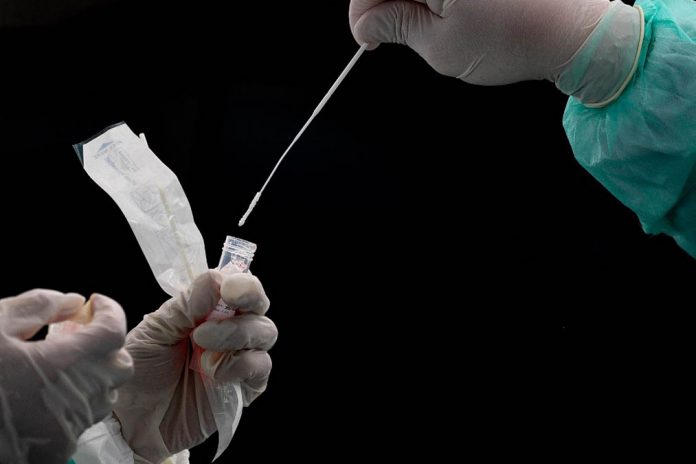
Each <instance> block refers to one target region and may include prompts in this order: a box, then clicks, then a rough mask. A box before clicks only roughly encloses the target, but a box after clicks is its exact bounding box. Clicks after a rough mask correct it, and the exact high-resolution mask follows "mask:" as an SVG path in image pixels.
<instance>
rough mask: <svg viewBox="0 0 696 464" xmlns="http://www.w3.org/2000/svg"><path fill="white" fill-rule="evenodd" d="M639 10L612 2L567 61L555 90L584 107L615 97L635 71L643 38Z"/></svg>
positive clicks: (641, 19)
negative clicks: (581, 103) (570, 97)
mask: <svg viewBox="0 0 696 464" xmlns="http://www.w3.org/2000/svg"><path fill="white" fill-rule="evenodd" d="M642 31H643V15H642V12H641V10H640V9H638V8H634V7H631V6H629V5H626V4H624V3H622V2H620V1H616V2H612V5H611V6H610V7H609V8H608V9H607V11H606V13H605V14H604V16H603V17H602V19H601V20H600V22H599V23H598V24H597V27H596V28H595V29H594V30H593V31H592V33H591V34H590V35H589V36H588V38H587V40H586V41H585V43H584V44H583V45H582V47H580V49H579V50H578V51H577V52H576V53H575V55H573V57H572V58H571V59H570V60H569V62H568V64H567V65H566V66H565V67H564V68H563V70H562V71H561V72H560V74H559V75H558V77H557V78H556V79H555V83H556V87H558V88H559V90H561V91H562V92H563V93H565V94H567V95H571V96H574V97H576V98H577V99H579V100H580V101H581V102H583V103H584V104H586V105H588V106H605V105H606V104H608V103H610V102H611V101H613V100H614V99H615V98H617V97H618V96H619V95H620V94H621V91H622V90H623V89H624V88H625V86H626V84H627V83H628V82H629V81H630V79H631V77H632V76H633V73H634V72H635V69H636V64H637V62H638V55H639V53H640V50H641V45H642V43H641V42H642V38H643V33H642Z"/></svg>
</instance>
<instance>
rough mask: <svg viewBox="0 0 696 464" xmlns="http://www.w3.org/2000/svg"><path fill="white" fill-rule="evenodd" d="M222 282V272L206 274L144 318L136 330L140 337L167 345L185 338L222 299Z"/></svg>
mask: <svg viewBox="0 0 696 464" xmlns="http://www.w3.org/2000/svg"><path fill="white" fill-rule="evenodd" d="M221 282H222V274H220V272H218V271H208V272H204V273H203V274H201V275H200V276H198V277H197V278H196V279H195V280H194V281H193V283H192V284H191V286H190V287H189V288H188V289H187V290H186V291H185V292H182V293H181V294H180V295H179V296H178V297H177V298H172V299H171V300H168V301H167V302H165V303H164V304H163V305H162V307H160V309H158V310H157V311H155V312H154V313H152V314H148V315H147V316H145V319H144V320H143V322H141V323H140V324H139V325H138V327H137V328H136V331H137V332H138V337H145V338H146V339H149V340H150V341H154V342H155V343H158V344H165V345H167V344H176V343H178V342H179V341H180V340H183V339H185V338H186V337H188V336H189V334H190V333H191V331H192V330H193V329H195V328H196V326H197V325H198V324H200V323H201V322H203V321H204V320H205V317H206V316H207V315H208V314H209V313H210V311H212V310H213V308H214V307H215V304H216V303H217V302H218V301H219V300H220V283H221ZM130 336H131V335H129V337H130Z"/></svg>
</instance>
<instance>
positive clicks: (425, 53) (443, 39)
mask: <svg viewBox="0 0 696 464" xmlns="http://www.w3.org/2000/svg"><path fill="white" fill-rule="evenodd" d="M609 4H610V2H609V0H427V2H426V1H425V0H397V1H384V0H351V2H350V14H349V16H350V26H351V30H352V31H353V35H354V36H355V39H356V40H357V41H358V43H363V42H367V43H368V44H371V45H372V48H374V47H375V46H377V45H378V44H380V43H383V42H384V43H399V44H403V45H408V46H409V47H411V48H412V49H413V50H415V51H416V52H417V53H418V54H419V55H420V56H422V57H423V58H424V59H425V60H426V61H427V62H428V63H429V64H430V65H431V66H432V67H433V68H434V69H435V70H436V71H438V72H440V73H442V74H445V75H447V76H452V77H458V78H459V79H462V80H464V81H465V82H469V83H472V84H482V85H500V84H508V83H512V82H517V81H522V80H529V79H548V80H551V81H554V82H555V81H556V79H557V77H558V75H559V73H561V71H562V70H563V69H564V68H565V67H566V66H567V64H568V62H569V61H570V59H571V58H572V57H573V55H574V54H575V52H576V51H578V49H580V48H581V46H582V45H583V43H584V42H585V40H586V39H587V37H588V36H589V35H590V33H591V32H592V31H593V30H594V27H595V26H596V25H597V23H598V22H599V20H600V19H601V18H602V15H603V14H604V12H605V11H606V9H607V8H608V7H609Z"/></svg>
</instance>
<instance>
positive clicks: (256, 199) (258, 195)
mask: <svg viewBox="0 0 696 464" xmlns="http://www.w3.org/2000/svg"><path fill="white" fill-rule="evenodd" d="M366 49H367V44H362V46H361V47H360V49H359V50H358V51H357V53H356V54H355V56H353V59H351V60H350V62H349V63H348V65H347V66H346V68H345V69H344V70H343V72H342V73H341V75H340V76H338V79H336V82H334V84H333V85H332V86H331V88H330V89H329V91H328V92H327V93H326V95H324V98H322V99H321V101H320V102H319V104H318V105H317V107H316V108H315V109H314V111H313V112H312V115H311V116H310V117H309V119H308V120H307V122H306V123H305V125H304V126H302V129H300V132H298V133H297V135H296V136H295V138H294V139H292V142H290V145H289V146H288V148H287V149H286V150H285V152H284V153H283V155H282V156H281V157H280V159H279V160H278V162H277V163H276V165H275V166H274V167H273V170H272V171H271V174H270V175H269V176H268V178H267V179H266V182H264V184H263V187H261V190H259V191H258V192H257V193H256V195H255V196H254V199H253V200H251V203H250V204H249V208H248V209H247V211H246V213H244V216H242V219H240V220H239V226H240V227H241V226H243V225H244V223H245V222H246V220H247V219H248V218H249V215H250V214H251V212H252V211H253V210H254V207H255V206H256V204H257V203H258V202H259V199H260V198H261V194H262V193H263V191H264V190H265V189H266V186H267V185H268V183H269V182H270V181H271V178H273V175H274V174H275V172H276V171H277V170H278V166H280V163H282V162H283V160H284V159H285V157H286V156H287V155H288V153H289V152H290V150H291V149H292V147H293V146H295V143H297V141H298V140H299V139H300V137H302V134H304V132H305V131H306V130H307V128H308V127H309V125H310V124H311V123H312V121H314V118H316V117H317V115H318V114H319V113H320V112H321V110H322V109H323V108H324V106H326V103H327V102H328V101H329V99H331V97H332V96H333V94H334V93H335V92H336V89H337V88H338V86H339V85H341V83H342V82H343V80H344V79H345V78H346V76H347V75H348V73H349V72H350V70H351V69H353V66H355V63H357V62H358V59H359V58H360V56H361V55H362V54H363V52H364V51H365V50H366Z"/></svg>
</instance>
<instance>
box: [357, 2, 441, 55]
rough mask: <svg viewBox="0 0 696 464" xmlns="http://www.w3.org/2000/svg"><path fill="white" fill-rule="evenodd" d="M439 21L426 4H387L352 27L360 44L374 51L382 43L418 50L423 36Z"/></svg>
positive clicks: (366, 15)
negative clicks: (365, 44) (367, 45)
mask: <svg viewBox="0 0 696 464" xmlns="http://www.w3.org/2000/svg"><path fill="white" fill-rule="evenodd" d="M440 19H441V18H440V17H439V16H437V15H436V14H435V13H433V12H432V11H431V10H430V8H428V6H427V5H425V4H423V3H417V2H411V1H402V0H399V1H391V2H384V3H380V4H379V5H377V6H375V7H373V8H371V9H369V10H367V11H366V12H365V13H363V15H362V16H361V17H360V19H358V21H357V22H356V23H355V26H354V27H353V36H354V37H355V40H357V41H358V43H368V44H370V45H371V46H372V48H374V46H376V45H379V44H381V43H398V44H401V45H408V46H409V47H411V48H418V45H419V42H420V41H421V40H422V37H424V36H425V35H427V31H429V30H430V29H431V28H432V27H433V25H434V24H435V22H436V21H438V20H440Z"/></svg>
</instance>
